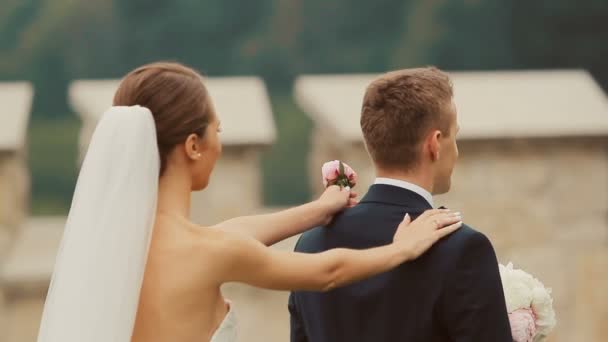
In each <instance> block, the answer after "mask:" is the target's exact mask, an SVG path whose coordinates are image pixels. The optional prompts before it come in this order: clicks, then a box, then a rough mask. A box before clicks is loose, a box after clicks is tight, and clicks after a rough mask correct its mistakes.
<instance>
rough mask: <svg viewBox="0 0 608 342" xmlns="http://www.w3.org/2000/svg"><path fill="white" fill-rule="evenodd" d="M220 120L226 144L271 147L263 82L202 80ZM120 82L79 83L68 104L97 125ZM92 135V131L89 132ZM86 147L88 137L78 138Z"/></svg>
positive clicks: (73, 86)
mask: <svg viewBox="0 0 608 342" xmlns="http://www.w3.org/2000/svg"><path fill="white" fill-rule="evenodd" d="M203 82H204V83H205V85H206V86H207V89H208V90H209V93H210V94H211V98H212V99H213V101H214V105H215V109H216V112H217V113H218V116H219V118H220V120H221V121H222V135H221V140H222V142H223V143H224V144H226V145H237V146H251V145H254V146H256V145H261V146H266V145H271V144H272V143H274V141H275V139H276V127H275V123H274V118H273V115H272V108H271V105H270V99H269V97H268V92H267V90H266V86H265V84H264V81H263V80H262V79H261V78H259V77H254V76H243V77H210V78H205V79H204V81H203ZM119 83H120V80H78V81H74V82H72V84H71V85H70V88H69V101H70V104H71V105H72V107H73V108H74V110H75V111H76V112H77V113H78V115H79V116H80V117H81V118H82V119H83V121H85V124H86V122H91V121H92V122H93V123H96V122H97V120H98V119H99V117H100V116H101V115H102V114H103V112H104V111H105V110H107V109H108V108H109V107H110V106H111V105H112V99H113V97H114V92H115V91H116V89H117V88H118V85H119ZM90 133H92V131H91V132H90ZM81 138H82V141H81V144H85V145H86V144H88V140H89V139H90V136H83V137H81Z"/></svg>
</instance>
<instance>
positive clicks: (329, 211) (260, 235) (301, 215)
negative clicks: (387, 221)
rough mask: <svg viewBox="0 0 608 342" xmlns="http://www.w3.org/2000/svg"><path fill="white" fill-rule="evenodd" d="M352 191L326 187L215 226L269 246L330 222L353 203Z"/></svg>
mask: <svg viewBox="0 0 608 342" xmlns="http://www.w3.org/2000/svg"><path fill="white" fill-rule="evenodd" d="M354 196H355V194H354V193H352V192H349V191H346V190H340V188H339V187H338V186H332V187H329V188H328V189H327V190H325V192H324V193H323V195H322V196H321V197H320V198H319V199H318V200H316V201H312V202H310V203H306V204H303V205H300V206H298V207H295V208H291V209H287V210H283V211H279V212H276V213H272V214H265V215H255V216H243V217H236V218H233V219H230V220H227V221H224V222H222V223H220V224H217V225H215V226H214V227H216V228H220V229H224V230H227V231H234V232H239V233H242V234H246V235H248V236H250V237H252V238H254V239H256V240H258V241H260V242H261V243H263V244H264V245H266V246H271V245H273V244H275V243H277V242H279V241H282V240H284V239H287V238H289V237H291V236H294V235H297V234H300V233H302V232H304V231H307V230H309V229H311V228H313V227H315V226H318V225H322V224H326V223H329V220H331V217H332V216H333V215H334V214H335V213H336V212H338V211H340V210H342V209H344V208H345V207H346V206H347V205H348V204H349V202H350V203H352V201H353V198H354Z"/></svg>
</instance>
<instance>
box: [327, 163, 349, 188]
mask: <svg viewBox="0 0 608 342" xmlns="http://www.w3.org/2000/svg"><path fill="white" fill-rule="evenodd" d="M321 174H322V176H323V186H325V187H326V188H327V187H328V186H330V185H338V186H340V187H343V188H353V187H354V186H355V185H356V184H357V173H356V172H355V171H354V170H353V169H352V168H351V167H350V166H348V164H346V163H343V162H341V161H339V160H333V161H330V162H327V163H325V164H323V167H322V168H321Z"/></svg>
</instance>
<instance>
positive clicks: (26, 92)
mask: <svg viewBox="0 0 608 342" xmlns="http://www.w3.org/2000/svg"><path fill="white" fill-rule="evenodd" d="M33 96H34V89H33V87H32V85H31V84H30V83H29V82H0V103H1V104H2V106H3V108H2V115H0V151H16V150H19V149H21V148H23V147H24V146H25V141H26V136H27V124H28V121H29V117H30V110H31V106H32V99H33Z"/></svg>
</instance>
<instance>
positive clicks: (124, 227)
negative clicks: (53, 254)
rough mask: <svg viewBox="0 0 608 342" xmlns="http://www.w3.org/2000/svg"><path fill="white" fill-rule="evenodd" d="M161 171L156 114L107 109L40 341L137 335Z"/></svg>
mask: <svg viewBox="0 0 608 342" xmlns="http://www.w3.org/2000/svg"><path fill="white" fill-rule="evenodd" d="M159 169H160V157H159V152H158V146H157V141H156V128H155V124H154V118H153V117H152V114H151V112H150V111H149V110H148V109H147V108H144V107H140V106H133V107H112V108H110V109H109V110H108V111H106V112H105V113H104V114H103V116H102V118H101V120H100V122H99V123H98V125H97V128H96V129H95V132H94V134H93V137H92V139H91V142H90V145H89V149H88V152H87V155H86V157H85V160H84V163H83V165H82V168H81V170H80V175H79V176H78V183H77V185H76V190H75V193H74V198H73V200H72V207H71V209H70V213H69V216H68V220H67V224H66V227H65V231H64V235H63V240H62V242H61V246H60V248H59V252H58V254H57V259H56V264H55V270H54V272H53V278H52V280H51V285H50V288H49V292H48V295H47V298H46V304H45V307H44V313H43V316H42V322H41V325H40V332H39V335H38V342H84V341H86V342H97V341H99V342H110V341H112V342H128V341H130V340H131V335H132V332H133V326H134V323H135V316H136V313H137V307H138V303H139V294H140V289H141V285H142V280H143V275H144V269H145V265H146V259H147V254H148V247H149V244H150V238H151V235H152V229H153V225H154V220H155V212H156V201H157V193H158V177H159Z"/></svg>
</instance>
